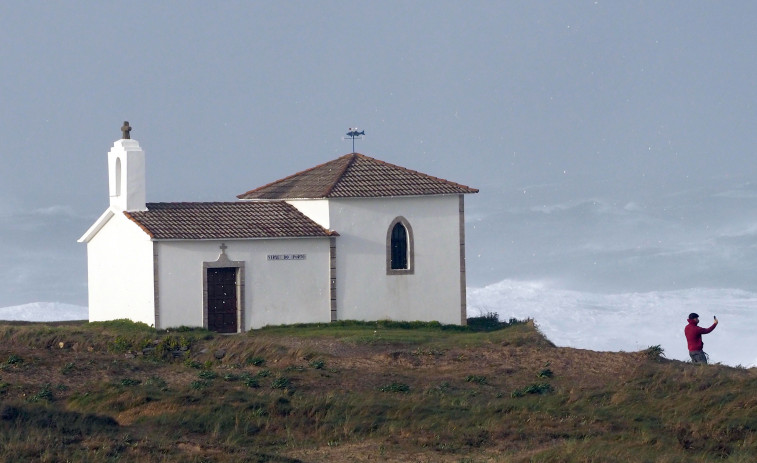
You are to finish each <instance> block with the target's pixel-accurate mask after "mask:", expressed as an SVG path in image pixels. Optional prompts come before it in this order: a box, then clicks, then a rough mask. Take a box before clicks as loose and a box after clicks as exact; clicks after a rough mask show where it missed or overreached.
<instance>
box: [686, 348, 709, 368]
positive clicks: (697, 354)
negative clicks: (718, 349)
mask: <svg viewBox="0 0 757 463" xmlns="http://www.w3.org/2000/svg"><path fill="white" fill-rule="evenodd" d="M689 357H691V362H692V363H702V364H704V365H707V354H705V353H704V351H701V350H690V351H689Z"/></svg>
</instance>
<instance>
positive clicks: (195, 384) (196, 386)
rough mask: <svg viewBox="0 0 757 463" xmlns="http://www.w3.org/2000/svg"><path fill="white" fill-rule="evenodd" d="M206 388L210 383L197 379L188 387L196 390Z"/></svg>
mask: <svg viewBox="0 0 757 463" xmlns="http://www.w3.org/2000/svg"><path fill="white" fill-rule="evenodd" d="M208 386H210V383H208V382H207V381H205V380H202V379H198V380H197V381H192V382H191V383H190V384H189V387H191V388H192V389H197V390H199V389H205V388H206V387H208Z"/></svg>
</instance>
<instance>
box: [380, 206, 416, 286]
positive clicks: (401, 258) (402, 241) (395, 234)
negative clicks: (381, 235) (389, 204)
mask: <svg viewBox="0 0 757 463" xmlns="http://www.w3.org/2000/svg"><path fill="white" fill-rule="evenodd" d="M386 248H387V249H386V273H387V275H402V274H405V275H406V274H412V273H413V229H412V228H411V227H410V224H409V223H408V221H407V220H406V219H405V218H404V217H397V218H396V219H394V220H393V221H392V223H391V225H389V230H388V231H387V237H386Z"/></svg>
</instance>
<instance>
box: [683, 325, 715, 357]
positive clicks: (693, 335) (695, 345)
mask: <svg viewBox="0 0 757 463" xmlns="http://www.w3.org/2000/svg"><path fill="white" fill-rule="evenodd" d="M697 323H699V321H698V320H692V319H691V318H689V324H688V325H686V328H684V330H683V332H684V333H685V334H686V341H688V343H689V351H693V350H702V347H704V343H703V342H702V335H703V334H707V333H709V332H710V331H712V330H714V329H715V327H716V326H718V324H717V323H713V324H712V326H711V327H709V328H700V327H698V326H697Z"/></svg>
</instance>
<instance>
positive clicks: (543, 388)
mask: <svg viewBox="0 0 757 463" xmlns="http://www.w3.org/2000/svg"><path fill="white" fill-rule="evenodd" d="M553 390H554V388H553V387H552V385H551V384H549V383H533V384H529V385H528V386H526V387H524V388H522V389H516V390H514V391H513V392H512V394H510V396H511V397H523V396H524V395H526V394H546V393H548V392H552V391H553Z"/></svg>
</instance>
